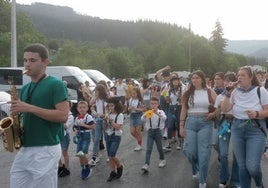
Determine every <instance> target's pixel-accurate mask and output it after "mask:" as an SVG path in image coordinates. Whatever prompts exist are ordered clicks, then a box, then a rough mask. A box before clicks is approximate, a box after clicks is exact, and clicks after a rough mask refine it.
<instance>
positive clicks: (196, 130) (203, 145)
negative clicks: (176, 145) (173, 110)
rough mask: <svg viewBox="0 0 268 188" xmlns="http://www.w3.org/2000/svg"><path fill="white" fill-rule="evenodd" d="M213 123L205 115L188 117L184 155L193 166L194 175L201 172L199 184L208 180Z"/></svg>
mask: <svg viewBox="0 0 268 188" xmlns="http://www.w3.org/2000/svg"><path fill="white" fill-rule="evenodd" d="M212 126H213V122H212V121H208V120H206V116H204V115H188V117H187V118H186V122H185V132H186V137H185V140H184V147H183V153H184V154H185V155H186V157H187V158H188V160H189V161H190V163H191V165H192V173H193V174H196V173H197V172H198V171H199V183H205V182H206V180H207V174H208V168H209V162H210V154H211V135H212Z"/></svg>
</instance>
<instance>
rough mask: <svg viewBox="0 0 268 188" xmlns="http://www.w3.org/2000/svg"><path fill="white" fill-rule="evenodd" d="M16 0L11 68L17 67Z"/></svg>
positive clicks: (12, 8) (12, 11)
mask: <svg viewBox="0 0 268 188" xmlns="http://www.w3.org/2000/svg"><path fill="white" fill-rule="evenodd" d="M17 66H18V64H17V28H16V0H12V4H11V67H17Z"/></svg>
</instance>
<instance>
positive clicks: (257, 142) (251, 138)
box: [246, 125, 266, 187]
mask: <svg viewBox="0 0 268 188" xmlns="http://www.w3.org/2000/svg"><path fill="white" fill-rule="evenodd" d="M264 126H265V125H264ZM265 139H266V136H265V135H264V134H263V133H262V132H261V130H260V129H259V128H258V127H256V126H255V127H247V141H246V168H247V170H248V172H249V174H250V176H251V177H252V178H253V179H254V181H255V184H256V186H257V187H261V186H262V183H263V182H262V170H261V159H262V155H263V151H264V149H265Z"/></svg>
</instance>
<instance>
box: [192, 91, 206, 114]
mask: <svg viewBox="0 0 268 188" xmlns="http://www.w3.org/2000/svg"><path fill="white" fill-rule="evenodd" d="M190 100H191V98H189V101H190ZM189 101H188V105H189V109H188V112H189V113H208V106H209V100H208V92H207V90H206V89H200V90H195V91H194V101H193V102H194V105H192V104H190V102H189Z"/></svg>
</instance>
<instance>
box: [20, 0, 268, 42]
mask: <svg viewBox="0 0 268 188" xmlns="http://www.w3.org/2000/svg"><path fill="white" fill-rule="evenodd" d="M16 2H17V3H19V4H31V3H33V2H36V0H17V1H16ZM37 2H43V3H47V4H54V5H61V6H68V7H71V8H73V9H74V11H76V12H77V13H80V14H86V15H89V16H93V17H99V18H107V19H118V20H134V21H135V20H139V19H143V20H148V19H149V20H153V21H154V20H157V21H161V22H167V23H172V24H173V23H175V24H177V25H178V26H183V27H186V28H188V27H189V24H191V30H192V31H193V32H194V33H195V34H198V35H201V36H204V37H206V38H209V37H210V36H211V32H212V31H213V30H214V26H215V22H216V21H217V20H219V21H220V22H221V24H222V27H223V32H224V36H223V37H224V38H226V39H228V40H268V21H267V12H268V11H267V10H268V6H267V5H268V1H267V0H132V1H131V0H94V1H92V0H37ZM40 11H42V10H40Z"/></svg>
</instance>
